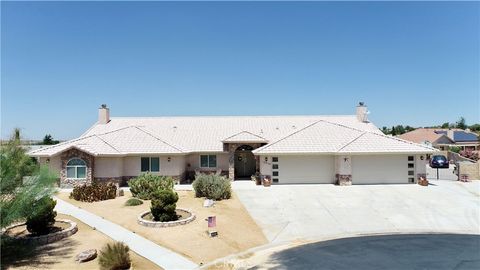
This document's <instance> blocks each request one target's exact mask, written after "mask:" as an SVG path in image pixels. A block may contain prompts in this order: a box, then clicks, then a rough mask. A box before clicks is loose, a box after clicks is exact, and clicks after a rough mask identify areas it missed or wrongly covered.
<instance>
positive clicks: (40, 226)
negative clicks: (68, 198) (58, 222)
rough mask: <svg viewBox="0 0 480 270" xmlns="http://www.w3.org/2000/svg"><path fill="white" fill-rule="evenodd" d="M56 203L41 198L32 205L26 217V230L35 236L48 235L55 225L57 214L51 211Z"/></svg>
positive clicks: (47, 198)
mask: <svg viewBox="0 0 480 270" xmlns="http://www.w3.org/2000/svg"><path fill="white" fill-rule="evenodd" d="M56 204H57V202H56V201H55V200H54V199H52V198H50V197H43V198H41V199H40V200H38V201H36V202H34V203H33V205H32V207H31V212H30V213H29V214H28V216H27V222H26V225H27V230H28V231H29V232H30V233H32V234H35V235H42V234H48V233H49V232H50V228H51V227H52V226H53V224H55V217H56V216H57V212H55V211H53V209H54V208H55V205H56Z"/></svg>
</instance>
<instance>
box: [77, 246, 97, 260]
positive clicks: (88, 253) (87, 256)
mask: <svg viewBox="0 0 480 270" xmlns="http://www.w3.org/2000/svg"><path fill="white" fill-rule="evenodd" d="M96 257H97V250H96V249H88V250H85V251H82V252H80V253H78V254H77V256H76V257H75V261H76V262H78V263H82V262H88V261H91V260H93V259H95V258H96Z"/></svg>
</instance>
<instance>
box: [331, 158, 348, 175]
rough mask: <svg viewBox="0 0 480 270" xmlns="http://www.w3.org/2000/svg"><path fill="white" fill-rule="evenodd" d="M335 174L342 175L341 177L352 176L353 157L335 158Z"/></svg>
mask: <svg viewBox="0 0 480 270" xmlns="http://www.w3.org/2000/svg"><path fill="white" fill-rule="evenodd" d="M335 174H341V175H351V174H352V157H351V156H335Z"/></svg>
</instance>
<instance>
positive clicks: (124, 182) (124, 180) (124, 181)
mask: <svg viewBox="0 0 480 270" xmlns="http://www.w3.org/2000/svg"><path fill="white" fill-rule="evenodd" d="M185 175H186V172H184V173H182V174H181V175H173V176H171V177H172V178H173V180H175V182H177V183H184V180H185ZM135 177H136V176H120V177H95V178H94V180H95V182H97V183H115V184H118V185H119V186H120V187H126V186H128V181H129V180H130V179H132V178H135Z"/></svg>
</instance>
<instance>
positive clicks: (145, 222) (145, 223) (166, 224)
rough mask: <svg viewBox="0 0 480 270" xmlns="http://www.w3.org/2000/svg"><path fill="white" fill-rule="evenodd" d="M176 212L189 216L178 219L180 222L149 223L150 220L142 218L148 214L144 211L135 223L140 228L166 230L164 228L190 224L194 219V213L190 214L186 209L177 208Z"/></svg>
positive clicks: (148, 212)
mask: <svg viewBox="0 0 480 270" xmlns="http://www.w3.org/2000/svg"><path fill="white" fill-rule="evenodd" d="M176 211H178V212H186V213H189V214H190V216H189V217H187V218H184V219H180V220H175V221H167V222H160V221H151V220H146V219H144V217H145V216H146V215H148V214H150V211H145V212H143V213H141V214H140V215H139V216H138V217H137V223H138V224H140V225H142V226H145V227H151V228H166V227H173V226H178V225H185V224H187V223H190V222H192V221H194V220H195V218H196V216H195V214H194V213H192V212H191V211H188V210H186V209H182V208H177V209H176Z"/></svg>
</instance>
